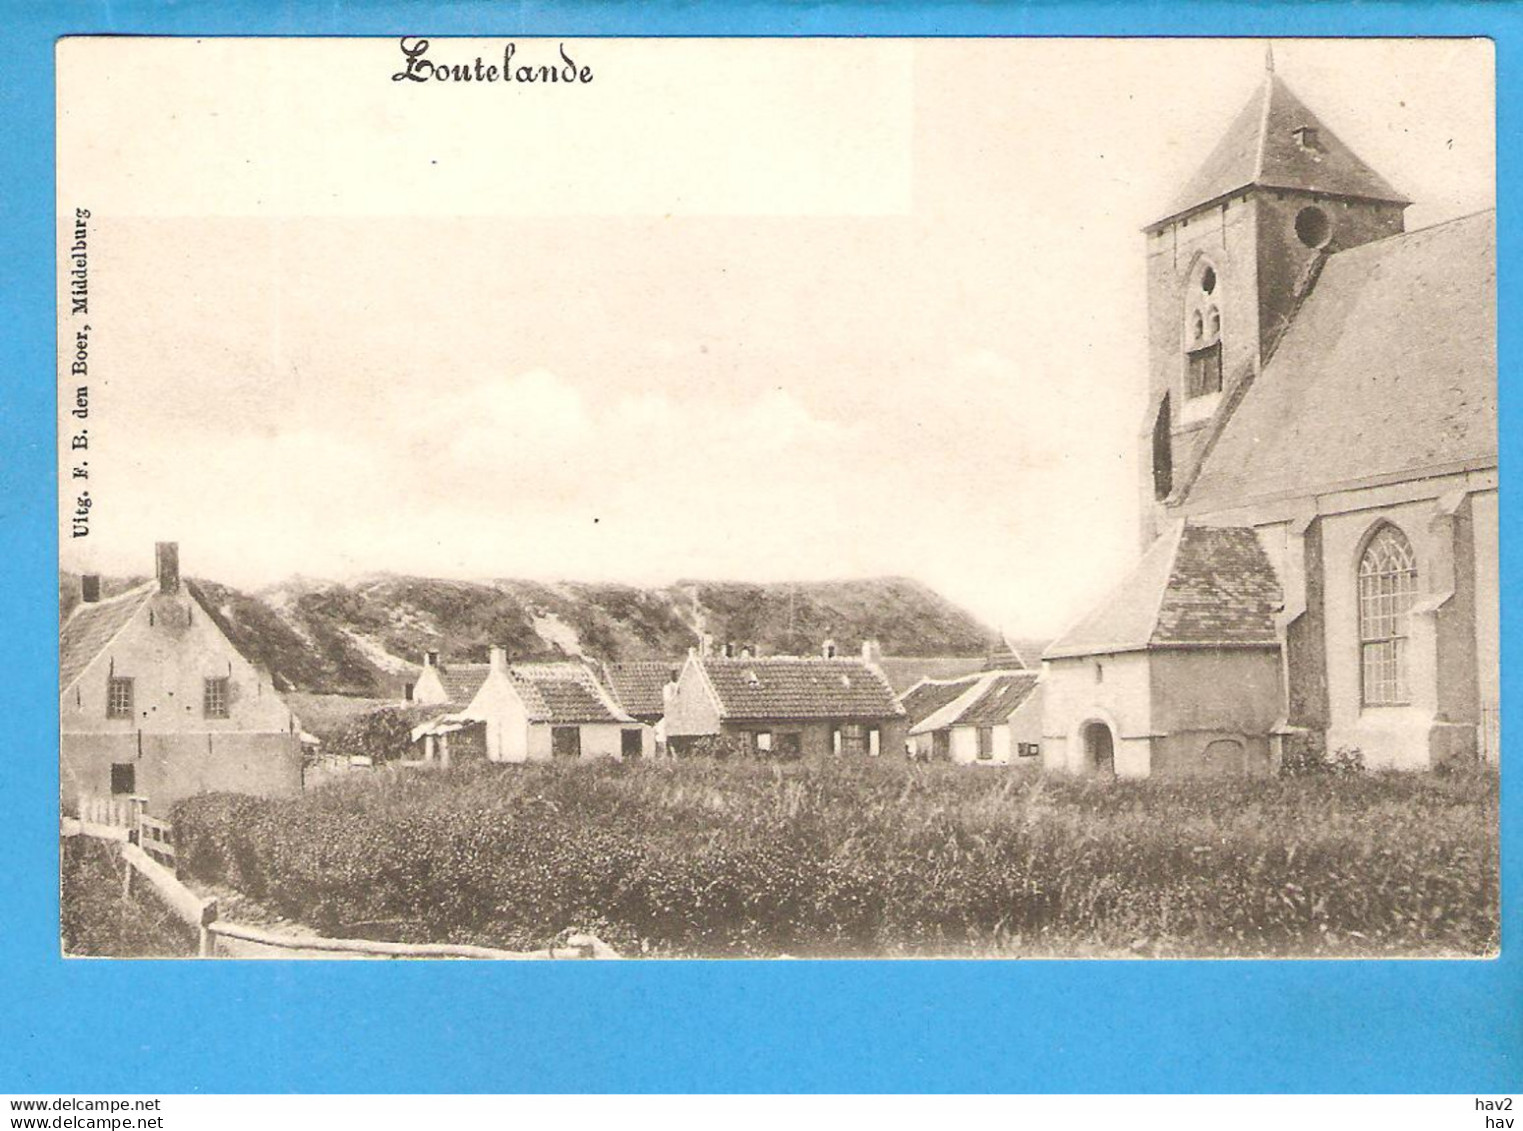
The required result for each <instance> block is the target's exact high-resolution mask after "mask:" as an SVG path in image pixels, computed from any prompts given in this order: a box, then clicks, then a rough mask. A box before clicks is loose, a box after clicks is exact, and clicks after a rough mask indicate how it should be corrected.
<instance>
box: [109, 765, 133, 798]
mask: <svg viewBox="0 0 1523 1131" xmlns="http://www.w3.org/2000/svg"><path fill="white" fill-rule="evenodd" d="M136 792H137V767H136V766H134V765H133V764H132V763H131V762H113V763H112V764H111V795H112V796H113V797H119V796H121V795H122V794H124V793H136Z"/></svg>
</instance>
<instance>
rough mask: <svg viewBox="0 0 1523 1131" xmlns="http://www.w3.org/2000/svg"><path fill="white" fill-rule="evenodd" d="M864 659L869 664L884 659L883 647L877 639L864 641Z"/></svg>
mask: <svg viewBox="0 0 1523 1131" xmlns="http://www.w3.org/2000/svg"><path fill="white" fill-rule="evenodd" d="M862 659H863V660H864V661H866V662H867V663H869V664H876V663H877V662H878V661H879V660H881V659H883V649H882V648H881V647H880V646H879V644H878V642H877V641H876V640H864V641H862Z"/></svg>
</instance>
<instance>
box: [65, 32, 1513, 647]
mask: <svg viewBox="0 0 1523 1131" xmlns="http://www.w3.org/2000/svg"><path fill="white" fill-rule="evenodd" d="M505 42H506V41H503V40H495V41H480V42H476V41H466V40H434V41H432V42H431V43H430V46H429V49H428V56H429V57H430V58H431V59H434V60H438V61H440V62H470V61H471V60H473V59H474V58H475V57H476V56H477V55H481V56H483V58H484V59H485V60H486V61H488V62H492V61H495V60H496V59H498V58H500V56H501V53H502V50H503V47H504V44H505ZM557 46H558V45H557V43H556V42H555V41H550V42H544V41H525V40H520V41H516V48H517V52H516V57H515V63H518V62H520V61H524V60H528V61H531V62H540V61H546V62H548V61H552V60H555V59H556V57H557ZM565 48H566V50H567V52H568V53H569V54H570V55H571V56H572V57H573V58H574V59H575V60H576V62H577V64H578V65H586V66H590V67H591V68H592V70H593V80H592V81H591V82H589V83H578V84H568V85H556V86H525V85H523V84H506V85H504V84H498V85H491V84H483V83H471V84H452V83H438V82H433V83H424V84H418V83H413V82H408V81H401V82H394V81H392V80H391V75H392V74H393V73H395V72H397V71H398V70H400V65H401V62H402V57H401V54H400V51H399V49H398V46H397V44H396V43H395V42H394V41H389V40H353V41H335V40H325V41H281V42H274V41H259V40H224V41H215V42H214V41H204V42H198V41H188V40H186V41H153V40H134V39H111V40H88V39H86V40H70V41H65V42H64V43H63V45H62V46H61V48H60V53H59V91H60V108H61V109H60V118H59V205H60V224H61V229H60V239H61V240H62V239H63V237H64V235H65V234H67V232H68V227H67V225H68V224H69V222H70V221H71V219H72V217H73V215H74V209H75V208H79V207H86V208H89V209H90V211H91V220H90V224H91V231H90V271H91V283H90V286H91V310H90V313H89V318H88V322H89V324H90V326H91V331H90V339H91V362H90V364H91V371H90V373H89V375H88V378H87V381H88V384H89V387H90V393H89V396H90V406H91V417H90V420H89V422H88V427H89V429H90V432H91V448H90V453H89V454H90V461H91V465H90V469H89V470H90V480H89V490H90V491H91V495H92V499H93V506H92V508H91V530H90V533H89V535H88V536H86V537H83V538H75V537H71V528H70V525H69V522H68V518H69V516H68V513H67V512H68V511H70V510H71V509H72V506H71V505H70V504H71V502H72V499H73V497H74V489H75V487H77V486H78V484H77V483H75V482H73V481H70V480H67V479H65V480H64V481H63V482H62V485H61V502H62V506H61V510H62V511H63V512H64V513H63V514H61V516H60V548H61V553H60V557H61V563H62V565H63V566H64V568H69V569H77V570H89V571H98V572H105V573H115V574H122V573H137V574H142V573H146V572H148V571H149V569H150V567H151V563H152V545H151V544H152V543H153V542H155V541H161V540H177V541H179V542H180V544H181V560H182V563H183V568H184V569H185V571H186V572H187V573H189V574H191V575H192V576H200V577H207V578H213V579H216V580H219V581H223V582H226V583H229V584H233V585H238V586H243V587H248V588H257V587H259V586H262V585H266V584H271V583H274V582H277V581H279V580H281V579H283V578H285V577H288V576H290V575H292V574H302V575H306V576H312V577H331V578H336V579H347V578H353V577H357V576H362V575H365V574H369V573H375V572H380V571H391V572H405V573H417V574H423V575H431V576H446V577H468V578H490V577H527V578H539V579H545V580H559V579H565V580H616V581H627V582H631V583H636V584H664V583H668V582H671V581H674V580H676V579H679V578H706V579H733V580H756V581H775V580H817V579H827V578H840V577H856V576H879V575H887V574H893V575H904V576H909V577H913V578H916V579H918V580H920V581H922V582H924V583H926V584H927V585H930V586H931V587H933V588H935V589H936V590H938V591H939V592H941V593H943V594H944V595H945V596H947V597H949V598H950V599H952V600H954V601H956V602H957V603H959V604H961V605H963V606H964V607H966V608H968V609H969V610H970V611H972V612H973V613H975V614H976V615H977V616H979V617H980V618H982V619H983V620H984V621H985V622H986V623H989V624H990V625H992V626H995V627H999V628H1002V629H1004V630H1005V631H1006V632H1007V633H1008V634H1010V635H1012V636H1034V635H1043V634H1049V633H1056V632H1057V631H1059V630H1061V629H1062V628H1063V627H1064V626H1065V625H1066V624H1067V623H1068V622H1070V621H1072V620H1073V619H1075V618H1076V617H1077V616H1079V615H1080V614H1082V613H1083V612H1084V611H1085V609H1086V608H1087V607H1088V605H1089V604H1091V603H1092V602H1093V601H1094V600H1096V599H1097V598H1098V597H1099V596H1101V595H1102V594H1103V593H1104V592H1106V591H1107V590H1109V589H1110V588H1111V587H1113V586H1114V585H1115V583H1116V582H1117V581H1118V580H1119V578H1120V577H1121V576H1122V574H1123V573H1124V571H1125V570H1126V569H1127V568H1128V567H1129V566H1130V564H1131V563H1132V562H1133V561H1135V559H1136V557H1137V555H1138V553H1139V550H1140V546H1139V545H1138V513H1137V507H1138V487H1137V472H1138V467H1139V463H1138V457H1137V443H1138V436H1139V434H1140V432H1141V430H1142V419H1141V418H1142V413H1143V397H1144V392H1145V388H1146V372H1145V364H1146V362H1145V341H1144V334H1145V302H1146V293H1145V290H1144V285H1143V267H1144V262H1143V238H1142V236H1141V234H1140V229H1141V228H1142V227H1143V225H1145V224H1146V223H1148V222H1149V221H1151V220H1155V219H1158V218H1159V217H1160V216H1161V214H1162V211H1163V209H1164V208H1165V207H1166V206H1167V205H1168V204H1169V202H1170V200H1171V198H1172V195H1173V192H1174V191H1175V190H1176V189H1177V188H1178V187H1179V186H1180V185H1181V184H1182V183H1183V182H1184V181H1185V180H1186V179H1187V178H1188V177H1189V175H1190V174H1191V173H1192V172H1193V171H1194V169H1195V168H1196V167H1197V166H1198V165H1199V164H1200V163H1201V162H1202V161H1204V159H1205V157H1206V156H1207V154H1208V153H1209V151H1210V150H1211V148H1212V146H1213V145H1214V144H1215V143H1216V141H1217V140H1218V139H1219V137H1220V136H1221V134H1222V132H1223V131H1224V130H1225V129H1226V126H1227V124H1228V123H1229V121H1230V120H1231V119H1232V117H1233V116H1234V115H1235V114H1236V112H1237V111H1238V110H1239V108H1240V107H1241V106H1242V105H1243V104H1244V103H1245V102H1246V101H1247V100H1248V99H1249V98H1251V97H1252V96H1253V94H1254V92H1255V90H1256V89H1257V87H1258V85H1259V83H1261V82H1262V76H1263V68H1264V55H1265V51H1264V43H1263V41H1260V40H1216V41H1212V40H1200V41H1182V40H1175V41H1170V40H1133V41H1124V40H997V41H971V40H943V41H908V40H888V41H883V40H879V41H861V40H834V41H819V40H806V41H768V40H747V41H740V40H729V41H701V40H700V41H694V40H683V41H652V40H635V41H610V40H584V41H576V42H568V43H567V44H565ZM1274 57H1275V65H1276V69H1277V72H1278V73H1279V75H1280V76H1281V78H1283V79H1284V80H1285V81H1286V82H1287V83H1288V84H1289V86H1290V87H1291V89H1292V90H1294V91H1295V92H1296V93H1297V94H1298V95H1299V96H1300V97H1301V98H1302V99H1303V101H1305V102H1306V103H1307V104H1308V105H1309V106H1310V107H1311V108H1312V109H1313V110H1314V111H1316V112H1317V114H1318V115H1319V116H1320V117H1321V118H1322V119H1323V121H1324V123H1325V124H1326V126H1327V127H1328V128H1329V129H1331V130H1332V131H1333V132H1334V133H1336V134H1337V135H1338V136H1340V137H1341V138H1342V139H1343V140H1344V141H1345V142H1347V143H1348V144H1349V145H1350V146H1351V147H1352V148H1353V149H1354V151H1355V152H1356V153H1358V154H1359V155H1360V156H1361V157H1363V158H1364V159H1365V160H1366V161H1367V162H1368V163H1370V164H1371V165H1373V166H1374V167H1375V168H1376V169H1377V170H1379V171H1380V172H1381V173H1382V174H1383V175H1384V176H1385V177H1386V178H1387V179H1388V180H1389V181H1391V182H1392V183H1393V184H1394V185H1395V186H1396V187H1397V188H1398V189H1399V190H1401V191H1403V192H1404V193H1405V194H1406V195H1407V196H1409V197H1410V198H1411V199H1412V200H1413V201H1414V202H1415V203H1414V205H1413V207H1412V208H1411V209H1409V210H1408V214H1407V222H1408V228H1409V229H1411V228H1416V227H1422V226H1426V225H1428V224H1431V223H1434V222H1438V221H1441V220H1444V219H1448V218H1452V217H1455V216H1460V215H1464V214H1467V213H1469V212H1473V211H1476V210H1478V209H1482V208H1487V207H1492V206H1493V204H1494V185H1495V166H1494V132H1493V130H1494V126H1493V102H1492V100H1493V91H1492V74H1493V57H1492V50H1491V47H1490V45H1489V43H1486V42H1485V41H1458V40H1450V41H1423V42H1415V41H1300V40H1289V41H1276V43H1275V44H1274ZM66 311H67V308H65V313H64V315H63V316H62V317H61V321H60V341H61V343H72V342H73V340H74V336H75V332H76V331H77V329H78V324H79V323H80V322H82V321H83V319H82V318H77V317H70V316H69V315H68V314H67V312H66ZM75 384H76V382H75V381H74V380H73V378H72V377H69V378H68V379H67V380H64V381H62V382H61V387H60V395H61V401H62V402H67V403H72V401H73V397H74V386H75ZM72 427H74V423H73V422H70V421H67V418H66V429H68V428H72ZM76 458H77V457H76V455H75V454H73V453H70V452H68V451H67V450H64V451H61V454H60V461H61V471H63V472H65V473H66V472H67V469H68V468H69V467H70V466H72V465H73V463H74V462H76Z"/></svg>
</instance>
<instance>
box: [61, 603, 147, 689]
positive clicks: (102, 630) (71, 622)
mask: <svg viewBox="0 0 1523 1131" xmlns="http://www.w3.org/2000/svg"><path fill="white" fill-rule="evenodd" d="M156 588H157V587H156V585H155V583H153V582H148V583H147V584H145V585H140V586H138V587H137V588H136V589H131V590H128V591H127V592H126V593H122V594H120V595H119V596H116V597H111V598H109V599H107V600H104V601H97V602H92V603H90V604H81V605H77V606H75V609H74V612H73V614H72V615H71V616H70V617H69V619H68V620H66V621H64V623H63V626H62V627H61V628H60V629H59V630H58V690H59V693H60V694H62V693H63V692H64V691H67V690H68V689H69V688H70V687H71V686H72V685H73V683H74V681H75V680H77V679H78V678H79V677H80V676H81V675H83V674H84V670H85V669H86V668H87V667H89V666H90V661H91V660H93V659H95V657H96V656H98V655H100V654H101V651H102V650H103V649H104V648H105V647H106V645H107V644H109V643H111V638H112V637H114V636H115V635H116V634H117V633H118V632H120V631H121V630H122V629H123V628H125V627H126V625H127V622H128V621H130V620H131V619H132V616H133V614H134V613H136V612H137V611H138V610H139V609H140V608H142V607H143V603H144V602H145V601H147V600H148V598H149V597H151V596H153V594H154V592H155V589H156Z"/></svg>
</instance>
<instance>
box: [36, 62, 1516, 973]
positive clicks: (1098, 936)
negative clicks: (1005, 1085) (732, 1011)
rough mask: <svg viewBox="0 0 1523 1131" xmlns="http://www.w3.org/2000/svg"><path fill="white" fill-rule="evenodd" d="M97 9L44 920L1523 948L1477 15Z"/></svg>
mask: <svg viewBox="0 0 1523 1131" xmlns="http://www.w3.org/2000/svg"><path fill="white" fill-rule="evenodd" d="M56 58H57V75H58V118H57V145H58V153H57V163H58V164H57V167H58V232H57V238H58V319H59V328H58V422H59V424H58V429H59V431H58V484H59V487H58V490H59V510H60V513H59V525H58V538H59V548H60V553H59V614H60V628H59V720H60V732H61V734H60V746H61V748H60V757H59V786H60V798H61V806H62V819H61V829H60V833H61V835H60V860H61V877H60V882H61V892H62V903H61V919H62V921H61V924H60V930H61V946H62V949H63V952H64V953H65V954H66V955H71V956H97V957H157V958H169V957H196V956H200V957H229V958H273V959H290V958H389V959H400V958H457V959H471V958H475V959H494V958H495V959H549V960H560V959H578V960H595V959H613V958H623V959H636V958H645V959H686V958H699V959H716V958H726V959H767V958H793V959H843V958H884V959H888V958H899V959H942V958H962V959H966V958H990V959H993V958H1040V959H1051V958H1091V959H1148V958H1280V957H1309V958H1351V957H1354V958H1389V957H1404V958H1436V957H1446V958H1453V957H1468V958H1488V957H1494V956H1495V955H1496V954H1497V953H1498V948H1499V945H1500V928H1499V922H1500V908H1499V888H1500V877H1499V871H1498V868H1499V865H1498V767H1499V764H1500V736H1501V727H1500V700H1501V690H1500V677H1499V668H1500V664H1499V650H1500V645H1499V623H1500V614H1499V584H1498V502H1497V500H1498V458H1497V377H1498V374H1497V345H1496V339H1497V325H1496V323H1497V319H1496V213H1495V196H1496V167H1495V141H1496V138H1495V106H1494V100H1495V93H1494V70H1495V68H1494V49H1493V45H1492V44H1491V42H1490V41H1488V40H1483V39H1421V40H1417V39H1402V40H1395V39H1389V40H1379V39H1341V40H1333V39H1327V40H1311V39H1305V40H1303V39H1284V40H1273V41H1265V40H1263V39H1194V40H1192V39H1050V40H1049V39H1018V38H1010V39H945V40H920V39H870V38H861V39H797V40H786V39H598V38H589V39H585V40H546V39H518V40H507V39H490V40H489V39H482V40H475V39H452V38H430V37H427V36H421V35H420V36H407V37H402V38H400V39H396V38H384V39H383V38H373V39H370V38H352V39H345V38H332V39H237V38H226V39H215V38H208V39H192V38H133V37H120V38H111V37H77V38H65V39H62V40H60V41H59V42H58V45H57V56H56ZM48 835H49V836H51V832H50V831H49V833H48Z"/></svg>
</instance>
